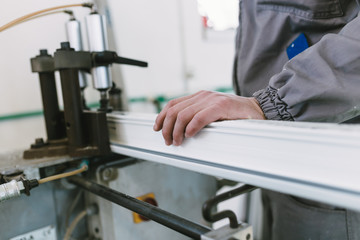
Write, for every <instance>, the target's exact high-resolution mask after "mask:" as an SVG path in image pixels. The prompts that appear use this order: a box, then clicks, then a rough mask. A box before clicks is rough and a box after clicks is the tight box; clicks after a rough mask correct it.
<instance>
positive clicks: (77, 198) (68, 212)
mask: <svg viewBox="0 0 360 240" xmlns="http://www.w3.org/2000/svg"><path fill="white" fill-rule="evenodd" d="M82 193H83V190H80V191H78V193H77V194H76V197H75V199H74V201H72V203H71V206H70V208H69V209H68V210H67V212H66V219H65V227H68V226H69V220H70V216H71V213H72V212H73V211H74V209H75V207H76V205H77V203H78V202H79V200H80V198H81V195H82Z"/></svg>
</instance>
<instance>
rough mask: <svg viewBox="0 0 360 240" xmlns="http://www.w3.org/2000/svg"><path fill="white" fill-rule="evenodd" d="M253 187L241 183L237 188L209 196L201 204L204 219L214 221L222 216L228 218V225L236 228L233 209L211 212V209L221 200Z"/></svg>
mask: <svg viewBox="0 0 360 240" xmlns="http://www.w3.org/2000/svg"><path fill="white" fill-rule="evenodd" d="M254 189H256V187H254V186H250V185H243V186H241V187H239V188H235V189H233V190H231V191H228V192H225V193H222V194H219V195H217V196H214V197H213V198H210V199H209V200H207V201H206V202H205V203H204V205H203V209H202V213H203V217H204V219H205V220H206V221H208V222H211V223H214V222H217V221H219V220H222V219H224V218H229V220H230V227H231V228H237V227H238V221H237V218H236V215H235V213H234V212H233V211H230V210H225V211H222V212H218V213H213V211H212V209H213V208H214V207H215V206H216V205H217V204H218V203H220V202H223V201H225V200H228V199H230V198H233V197H236V196H239V195H241V194H244V193H248V192H251V191H252V190H254Z"/></svg>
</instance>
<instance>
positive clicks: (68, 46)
mask: <svg viewBox="0 0 360 240" xmlns="http://www.w3.org/2000/svg"><path fill="white" fill-rule="evenodd" d="M60 45H61V49H63V50H69V49H70V43H69V42H62V43H60Z"/></svg>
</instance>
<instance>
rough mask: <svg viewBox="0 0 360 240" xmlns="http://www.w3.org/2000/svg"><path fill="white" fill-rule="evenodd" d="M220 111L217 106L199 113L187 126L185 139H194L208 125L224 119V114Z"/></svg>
mask: <svg viewBox="0 0 360 240" xmlns="http://www.w3.org/2000/svg"><path fill="white" fill-rule="evenodd" d="M219 110H220V109H218V107H217V106H216V105H212V106H210V107H207V108H205V109H203V110H201V111H199V112H197V113H196V114H195V115H194V117H193V118H192V119H191V121H190V122H189V123H188V124H187V126H186V129H185V137H186V138H190V137H193V136H194V135H195V134H197V133H198V132H199V131H200V130H201V129H203V128H204V127H205V126H206V125H208V124H210V123H212V122H215V121H217V120H220V119H222V114H221V112H220V111H219Z"/></svg>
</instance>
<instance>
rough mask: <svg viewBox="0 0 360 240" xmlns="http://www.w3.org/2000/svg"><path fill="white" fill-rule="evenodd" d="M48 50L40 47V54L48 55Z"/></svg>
mask: <svg viewBox="0 0 360 240" xmlns="http://www.w3.org/2000/svg"><path fill="white" fill-rule="evenodd" d="M48 55H49V54H48V51H47V50H46V49H40V56H48Z"/></svg>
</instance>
